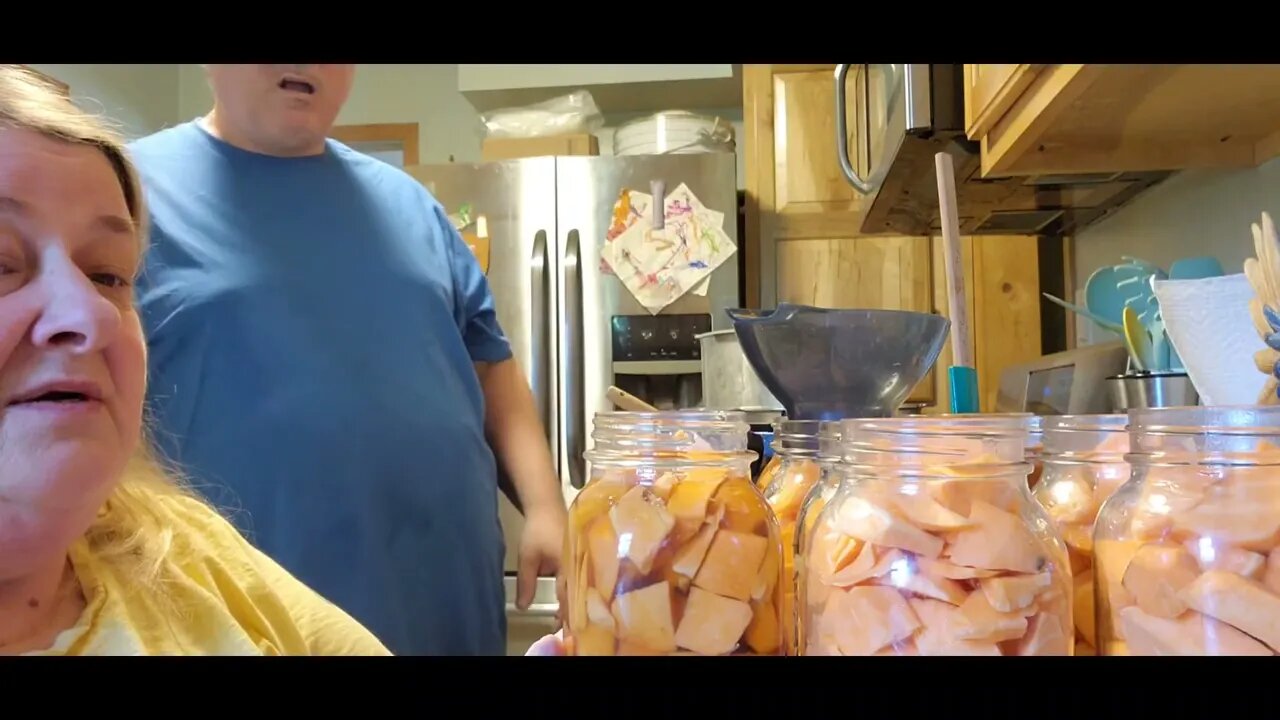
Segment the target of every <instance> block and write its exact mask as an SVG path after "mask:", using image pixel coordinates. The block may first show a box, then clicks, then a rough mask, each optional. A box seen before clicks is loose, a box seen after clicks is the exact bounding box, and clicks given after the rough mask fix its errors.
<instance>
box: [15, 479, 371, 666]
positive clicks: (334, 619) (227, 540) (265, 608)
mask: <svg viewBox="0 0 1280 720" xmlns="http://www.w3.org/2000/svg"><path fill="white" fill-rule="evenodd" d="M158 510H159V511H160V512H163V513H164V514H165V515H166V516H168V519H170V520H171V525H172V527H173V529H174V539H173V546H172V550H171V551H170V553H169V557H168V558H167V560H166V563H167V568H166V569H167V572H166V574H165V576H164V581H163V586H162V587H161V588H157V589H154V590H151V589H143V590H139V589H136V588H133V587H129V583H128V582H127V580H126V578H124V577H122V576H121V575H120V574H119V573H115V572H113V570H112V567H111V566H110V565H107V564H105V563H102V562H100V561H97V560H96V559H95V558H94V557H93V556H92V555H91V554H90V553H89V552H88V550H87V547H86V545H85V544H84V543H80V544H78V545H77V546H76V547H74V548H72V551H71V563H72V566H73V568H74V569H75V572H76V576H77V577H78V579H79V581H80V585H81V588H82V590H83V592H84V597H85V600H86V608H85V611H84V613H82V614H81V617H80V620H79V622H77V623H76V625H75V627H73V628H71V629H69V630H66V631H65V632H63V633H62V634H60V635H59V636H58V638H57V640H56V641H55V642H54V645H53V647H52V648H50V649H48V650H44V651H39V652H33V653H28V654H30V655H389V654H390V653H389V652H388V651H387V649H386V648H385V647H384V646H383V645H382V643H380V642H379V641H378V640H377V639H376V638H374V636H373V635H372V634H371V633H370V632H369V631H367V630H365V629H364V627H362V626H361V625H360V624H358V623H357V622H356V621H355V620H353V619H352V618H351V617H350V616H348V615H347V614H346V613H345V612H343V611H342V610H340V609H338V607H337V606H335V605H333V604H332V603H330V602H328V601H327V600H325V599H324V598H322V597H320V595H318V594H317V593H316V592H314V591H313V590H311V589H310V588H308V587H307V586H305V585H303V584H302V583H301V582H300V581H298V580H297V579H296V578H294V577H293V576H292V575H290V574H289V573H288V572H286V571H285V570H284V568H282V567H280V566H279V565H278V564H276V563H275V562H274V561H272V560H271V559H269V558H268V557H267V556H266V555H264V554H263V553H262V552H260V551H259V550H257V549H256V548H254V547H253V546H252V545H250V544H249V542H248V541H247V540H245V539H244V537H243V536H241V535H240V533H239V532H237V531H236V529H235V528H234V527H233V526H232V525H231V524H230V523H229V522H227V521H226V520H225V519H224V518H222V517H221V516H219V515H218V514H217V513H215V512H214V511H213V510H212V509H211V508H209V507H207V506H205V505H203V504H202V503H200V502H198V501H195V500H192V499H187V498H179V499H168V498H166V499H163V500H160V501H159V502H158ZM160 592H165V593H166V596H165V597H164V598H163V599H161V598H160V597H159V593H160Z"/></svg>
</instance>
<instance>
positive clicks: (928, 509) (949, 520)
mask: <svg viewBox="0 0 1280 720" xmlns="http://www.w3.org/2000/svg"><path fill="white" fill-rule="evenodd" d="M917 489H918V488H917ZM921 492H923V490H921ZM892 502H893V504H894V505H896V506H897V508H898V510H899V511H901V513H902V515H903V516H904V517H905V518H906V519H907V521H908V522H910V523H911V524H912V525H915V526H916V527H918V528H921V529H924V530H934V531H945V530H957V529H959V528H962V527H968V526H970V525H972V524H973V523H972V522H970V520H969V518H967V517H965V516H964V515H961V514H960V513H957V512H954V511H952V510H950V509H948V508H947V507H946V506H945V505H942V504H941V503H939V502H938V501H936V500H934V499H933V498H932V497H930V496H928V495H923V494H917V495H893V496H892Z"/></svg>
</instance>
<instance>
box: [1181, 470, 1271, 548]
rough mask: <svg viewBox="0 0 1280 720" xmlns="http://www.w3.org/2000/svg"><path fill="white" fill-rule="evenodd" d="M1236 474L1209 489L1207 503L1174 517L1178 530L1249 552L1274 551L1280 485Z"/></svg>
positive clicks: (1238, 472)
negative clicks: (1259, 550) (1271, 549)
mask: <svg viewBox="0 0 1280 720" xmlns="http://www.w3.org/2000/svg"><path fill="white" fill-rule="evenodd" d="M1247 475H1249V474H1247V473H1245V472H1243V471H1242V470H1236V471H1234V472H1232V473H1231V474H1230V475H1228V476H1227V477H1226V478H1225V479H1224V480H1222V481H1221V482H1217V483H1213V484H1210V485H1208V486H1207V488H1206V492H1205V495H1204V500H1203V501H1201V502H1200V503H1199V504H1197V505H1196V506H1195V507H1192V508H1190V509H1188V510H1185V511H1180V512H1175V513H1173V524H1174V527H1175V528H1176V529H1179V530H1183V531H1189V532H1190V533H1191V534H1193V535H1197V536H1209V537H1212V538H1214V539H1215V540H1216V541H1219V542H1222V543H1224V544H1229V545H1237V546H1240V547H1243V548H1246V549H1250V550H1252V549H1264V550H1265V549H1270V546H1271V545H1272V544H1274V543H1275V541H1276V540H1277V537H1278V536H1280V512H1277V508H1280V482H1277V481H1275V480H1271V479H1262V478H1254V479H1251V478H1249V477H1247Z"/></svg>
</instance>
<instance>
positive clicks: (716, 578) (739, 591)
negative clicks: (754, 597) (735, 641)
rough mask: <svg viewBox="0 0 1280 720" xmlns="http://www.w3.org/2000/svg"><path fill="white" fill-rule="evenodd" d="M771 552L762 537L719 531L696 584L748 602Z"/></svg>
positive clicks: (699, 572) (703, 562) (699, 571)
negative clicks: (764, 561) (760, 571)
mask: <svg viewBox="0 0 1280 720" xmlns="http://www.w3.org/2000/svg"><path fill="white" fill-rule="evenodd" d="M768 549H769V541H768V540H766V539H765V538H763V537H761V536H759V535H749V534H747V533H741V532H734V531H732V530H720V531H719V532H717V533H716V534H715V537H714V538H712V539H711V547H710V548H709V549H708V550H707V557H706V559H705V560H703V561H702V567H701V568H699V569H698V574H697V576H696V577H694V579H693V584H694V585H695V586H696V587H700V588H702V589H703V590H707V591H709V592H713V593H715V594H717V595H723V596H724V597H727V598H732V599H734V600H741V601H742V602H744V603H745V602H747V601H748V600H750V599H751V591H752V589H753V588H754V586H755V581H756V576H757V574H758V572H759V570H760V565H761V563H762V561H763V560H764V556H765V552H766V551H768Z"/></svg>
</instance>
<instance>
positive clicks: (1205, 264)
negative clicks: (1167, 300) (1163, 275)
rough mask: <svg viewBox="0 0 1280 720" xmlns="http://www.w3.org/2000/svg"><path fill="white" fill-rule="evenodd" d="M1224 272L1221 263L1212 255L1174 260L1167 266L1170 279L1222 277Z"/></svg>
mask: <svg viewBox="0 0 1280 720" xmlns="http://www.w3.org/2000/svg"><path fill="white" fill-rule="evenodd" d="M1224 274H1225V272H1224V271H1223V269H1222V263H1220V262H1218V259H1217V258H1213V257H1193V258H1183V259H1182V260H1175V261H1174V262H1173V264H1172V265H1170V266H1169V278H1170V279H1171V280H1203V279H1204V278H1211V277H1222V276H1223V275H1224Z"/></svg>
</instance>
